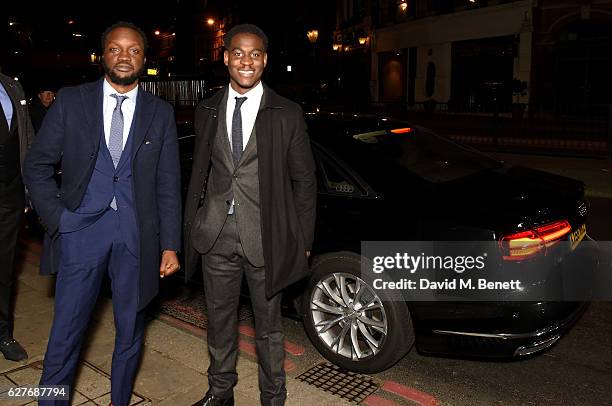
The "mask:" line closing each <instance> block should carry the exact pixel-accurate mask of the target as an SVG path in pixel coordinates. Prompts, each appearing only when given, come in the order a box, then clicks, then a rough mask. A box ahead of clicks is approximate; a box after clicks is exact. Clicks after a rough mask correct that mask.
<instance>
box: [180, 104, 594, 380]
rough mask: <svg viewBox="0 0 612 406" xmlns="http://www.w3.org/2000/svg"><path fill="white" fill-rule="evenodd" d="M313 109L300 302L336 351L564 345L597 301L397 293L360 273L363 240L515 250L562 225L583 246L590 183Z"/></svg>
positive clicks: (351, 363)
mask: <svg viewBox="0 0 612 406" xmlns="http://www.w3.org/2000/svg"><path fill="white" fill-rule="evenodd" d="M305 117H306V120H307V123H308V132H309V134H310V137H311V145H312V149H313V153H314V157H315V161H316V165H317V180H318V200H317V227H316V235H315V244H314V246H313V251H312V252H313V260H312V271H313V272H312V277H311V279H310V280H309V281H307V284H306V285H307V286H306V287H305V289H304V290H303V291H300V295H301V297H300V298H301V305H300V309H299V310H300V313H301V316H302V320H303V322H304V326H305V329H306V332H307V333H308V335H309V337H310V338H311V340H312V342H313V344H314V345H315V347H316V348H317V349H318V350H319V351H320V352H321V353H322V354H323V355H324V356H325V357H326V358H327V359H329V360H330V361H332V362H334V363H335V364H337V365H339V366H341V367H344V368H346V369H349V370H353V371H359V372H377V371H381V370H384V369H386V368H388V367H390V366H391V365H393V364H394V363H395V362H397V361H398V360H399V359H401V358H402V357H403V356H404V355H405V354H406V353H407V352H408V351H409V350H410V349H411V348H412V347H413V345H416V347H417V349H418V350H419V351H421V352H423V353H436V354H449V355H469V356H486V357H514V356H523V355H528V354H531V353H534V352H538V351H541V350H543V349H545V348H548V347H550V346H551V345H553V344H554V343H555V342H556V341H557V340H558V339H559V337H560V336H561V334H562V333H563V332H564V331H565V330H567V329H568V328H569V327H570V326H571V325H572V323H573V322H574V321H575V320H577V318H578V317H579V316H580V314H581V313H582V311H583V310H584V308H585V304H584V303H577V302H565V303H563V302H510V301H499V302H467V301H466V302H397V301H391V300H389V298H388V297H385V292H384V291H380V290H375V289H373V287H372V286H369V285H368V284H367V283H366V282H365V281H364V280H363V279H362V278H361V277H360V262H361V258H360V253H361V242H362V241H498V242H500V243H501V242H502V241H504V242H505V243H506V247H509V248H508V249H509V252H508V253H506V256H511V255H513V254H517V252H519V251H517V250H516V249H514V250H512V249H513V248H515V245H513V244H515V242H516V241H518V240H516V239H514V237H515V236H516V235H518V234H517V233H523V232H531V231H533V232H536V231H537V230H539V231H537V232H540V233H546V232H548V231H542V230H549V229H550V230H553V231H555V232H557V231H558V230H559V227H560V226H559V222H564V223H563V224H567V226H568V227H569V228H568V231H567V233H564V234H561V233H557V234H555V238H557V235H558V238H559V239H563V240H567V241H570V240H571V241H574V242H575V244H578V243H579V240H580V239H582V238H583V237H584V235H585V234H586V229H585V228H584V224H585V221H586V216H587V212H586V211H587V210H586V207H587V203H586V202H585V200H584V185H583V184H582V183H581V182H579V181H575V180H572V179H568V178H564V177H561V176H556V175H552V174H548V173H544V172H539V171H535V170H531V169H527V168H522V167H513V166H508V165H505V164H503V163H502V162H499V161H497V160H495V159H493V158H491V157H489V156H487V155H485V154H482V153H480V152H479V151H477V150H475V149H473V148H470V147H466V146H464V145H461V144H459V143H456V142H454V141H451V140H449V139H447V138H444V137H441V136H438V135H436V134H434V133H433V132H431V131H429V130H427V129H425V128H421V127H418V126H414V125H412V124H410V123H406V122H401V121H397V120H393V119H390V118H381V117H376V116H368V115H355V114H343V113H320V112H317V113H307V114H306V115H305ZM179 133H180V134H182V135H183V136H182V137H181V139H180V142H181V163H182V165H183V183H184V185H185V186H186V185H187V183H188V181H189V175H190V170H191V159H192V156H191V154H192V151H193V142H194V140H193V139H194V137H193V135H190V134H191V131H190V129H189V128H188V126H184V127H183V128H181V129H180V131H179ZM184 192H185V190H184ZM534 230H535V231H534ZM551 235H552V234H551ZM521 236H522V237H521V238H524V236H523V234H521ZM540 237H542V238H545V237H546V235H543V236H542V235H540V234H538V238H540ZM576 241H578V242H576ZM579 251H580V248H578V249H577V250H576V255H578V252H579ZM538 254H539V252H538V251H537V250H535V251H533V255H534V256H535V255H538ZM521 255H524V252H522V254H521ZM585 255H586V254H585ZM588 258H590V257H589V256H588V255H587V262H588V260H589V259H588ZM518 259H519V260H517V261H514V263H515V265H516V266H520V264H521V261H520V259H524V258H518ZM587 262H585V264H587ZM585 266H588V265H585Z"/></svg>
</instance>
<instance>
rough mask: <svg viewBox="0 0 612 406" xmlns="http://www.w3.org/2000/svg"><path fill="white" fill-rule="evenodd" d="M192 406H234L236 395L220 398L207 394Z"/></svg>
mask: <svg viewBox="0 0 612 406" xmlns="http://www.w3.org/2000/svg"><path fill="white" fill-rule="evenodd" d="M192 406H234V397H233V396H232V397H231V398H220V397H218V396H215V395H213V394H206V396H204V399H201V400H198V401H197V402H196V403H194V404H193V405H192Z"/></svg>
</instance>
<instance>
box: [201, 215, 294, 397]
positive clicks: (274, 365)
mask: <svg viewBox="0 0 612 406" xmlns="http://www.w3.org/2000/svg"><path fill="white" fill-rule="evenodd" d="M202 270H203V274H204V291H205V295H206V307H207V309H208V332H207V340H208V350H209V352H210V366H209V368H208V384H209V390H208V392H209V393H212V394H214V395H216V396H219V397H221V398H227V397H230V396H232V393H233V388H234V386H235V385H236V382H237V378H238V377H237V373H236V359H237V356H238V328H237V325H238V305H239V296H240V285H241V282H242V275H243V274H244V275H245V276H246V280H247V283H248V286H249V293H250V296H251V302H252V305H253V313H254V316H255V345H256V348H257V357H258V360H259V388H260V391H261V394H260V399H261V404H262V405H274V406H276V405H284V404H285V398H286V397H287V391H286V389H285V371H284V369H283V364H284V360H285V349H284V335H283V332H282V323H281V311H280V308H281V307H280V305H281V294H278V295H276V296H274V297H272V298H271V299H268V298H266V293H265V291H266V289H265V269H264V267H255V266H253V265H252V264H250V263H249V261H248V260H247V258H246V256H245V255H244V251H243V249H242V245H241V243H240V236H239V235H238V231H237V225H236V218H235V216H232V215H230V216H227V220H226V221H225V224H224V225H223V229H222V230H221V233H220V235H219V238H218V239H217V241H216V242H215V244H214V245H213V247H212V249H211V250H210V251H209V252H208V253H206V254H205V255H203V261H202Z"/></svg>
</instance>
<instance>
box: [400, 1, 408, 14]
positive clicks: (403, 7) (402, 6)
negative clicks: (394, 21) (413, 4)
mask: <svg viewBox="0 0 612 406" xmlns="http://www.w3.org/2000/svg"><path fill="white" fill-rule="evenodd" d="M399 8H400V10H402V12H405V11H406V10H407V9H408V3H407V2H406V1H400V3H399Z"/></svg>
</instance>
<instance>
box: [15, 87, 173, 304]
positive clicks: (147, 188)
mask: <svg viewBox="0 0 612 406" xmlns="http://www.w3.org/2000/svg"><path fill="white" fill-rule="evenodd" d="M102 84H103V79H100V80H98V81H96V82H92V83H86V84H83V85H80V86H76V87H67V88H63V89H61V90H60V91H59V93H58V95H57V99H56V100H55V102H54V103H53V104H52V106H51V108H50V109H49V111H48V112H47V115H46V116H45V119H44V121H43V124H42V127H41V129H40V131H39V133H38V134H37V137H36V139H35V141H34V144H33V145H32V148H31V149H30V152H29V153H28V155H27V156H26V159H25V163H24V181H25V184H26V186H27V188H28V190H29V192H30V196H31V199H32V202H33V204H34V207H35V209H36V211H37V212H38V214H39V215H40V218H41V220H42V223H43V226H44V227H45V229H46V231H47V236H46V241H45V245H44V249H43V258H42V259H41V272H42V273H44V274H49V273H53V272H55V271H57V263H58V259H59V254H60V252H59V244H54V242H55V241H56V240H57V239H56V238H55V237H56V236H57V229H58V224H59V219H60V215H61V213H62V211H63V210H64V208H67V209H68V210H71V211H74V210H76V209H77V207H79V204H80V202H81V200H82V198H83V194H84V192H85V189H86V188H87V185H88V184H89V180H90V179H91V175H92V171H93V168H94V165H95V162H96V158H97V154H98V153H100V141H101V139H103V137H101V134H102V133H103V131H104V124H103V112H102V103H103V91H102ZM130 137H133V139H132V142H133V148H132V176H133V177H132V182H133V189H134V202H135V212H136V217H137V224H138V234H139V240H140V241H139V243H140V256H139V257H140V258H139V261H140V295H139V296H140V299H139V307H140V308H142V307H144V306H146V304H147V303H148V302H149V301H150V300H151V299H152V298H153V297H154V296H155V295H156V294H157V291H158V281H159V261H160V253H161V251H163V250H174V251H178V250H179V248H180V235H181V192H180V169H179V153H178V140H177V134H176V123H175V120H174V112H173V109H172V106H171V105H170V104H168V103H167V102H165V101H163V100H162V99H160V98H158V97H156V96H153V95H152V94H150V93H148V92H146V91H145V90H143V89H142V88H140V89H139V90H138V99H137V102H136V110H135V112H134V124H133V129H132V132H131V135H130ZM60 161H61V169H62V175H61V177H62V179H61V187H58V185H57V183H56V181H55V180H54V167H55V166H56V165H57V164H58V163H59V162H60Z"/></svg>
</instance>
